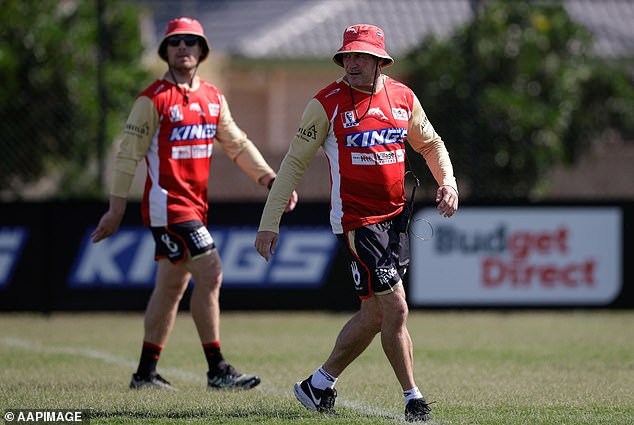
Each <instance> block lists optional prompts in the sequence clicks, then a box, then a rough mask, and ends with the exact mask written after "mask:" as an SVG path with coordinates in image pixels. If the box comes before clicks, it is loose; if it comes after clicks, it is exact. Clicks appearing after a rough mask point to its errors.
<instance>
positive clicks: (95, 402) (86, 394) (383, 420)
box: [0, 311, 634, 425]
mask: <svg viewBox="0 0 634 425" xmlns="http://www.w3.org/2000/svg"><path fill="white" fill-rule="evenodd" d="M349 316H350V313H342V314H339V313H329V312H313V313H305V312H301V313H300V312H297V313H295V312H288V313H286V312H285V313H275V312H265V313H261V312H259V313H249V312H240V313H237V312H226V313H222V338H221V340H222V346H223V352H224V354H225V357H227V359H228V360H229V361H230V362H231V363H233V364H234V365H235V366H236V367H237V368H238V369H240V370H244V371H247V372H252V373H258V374H259V375H260V376H261V377H262V384H261V385H260V386H258V387H257V388H255V389H253V390H251V391H246V392H232V391H223V392H215V391H208V390H207V389H206V387H205V384H206V382H205V376H204V372H205V371H206V363H205V361H204V357H203V354H202V348H201V347H200V344H199V342H198V339H197V336H196V331H195V328H194V325H193V323H192V321H191V319H190V318H189V316H188V315H187V314H181V315H179V317H178V320H177V323H176V326H175V329H174V332H173V333H172V335H171V337H170V340H169V341H168V344H167V346H166V348H165V349H164V350H163V354H162V356H161V361H160V363H159V372H160V373H161V374H162V375H163V376H164V377H166V378H167V379H168V380H170V381H171V382H172V384H174V385H175V386H177V387H178V388H179V391H176V392H165V391H133V390H129V389H128V387H127V386H128V383H129V379H130V375H131V374H132V372H134V371H135V369H136V364H137V359H138V356H139V350H140V345H141V339H142V321H143V319H142V315H141V314H128V313H112V314H53V315H52V316H42V315H37V314H1V315H0V411H1V412H2V413H4V411H5V410H6V409H46V408H49V409H73V410H74V409H83V410H90V412H91V423H92V424H136V423H141V424H171V423H185V422H186V423H200V424H202V423H205V424H243V423H249V424H263V423H269V424H273V423H275V424H317V423H319V424H323V423H332V424H335V423H336V424H365V423H372V424H394V423H402V422H404V421H403V419H402V417H403V400H402V395H401V390H400V388H399V386H398V384H397V381H396V378H395V377H394V375H393V373H392V370H391V369H390V367H389V365H388V362H387V360H386V358H385V357H384V355H383V352H382V350H381V346H380V342H379V340H378V338H377V339H375V341H374V342H373V343H372V345H371V346H370V347H369V349H368V350H367V351H366V352H365V353H364V354H363V355H362V356H361V357H360V358H359V359H357V361H356V362H355V363H353V365H352V366H351V367H349V368H348V369H347V370H346V371H345V372H344V373H343V375H342V376H341V377H340V379H339V382H338V384H337V390H338V393H339V397H338V398H337V403H336V407H337V411H338V415H337V416H336V417H333V416H324V415H321V414H314V413H312V412H309V411H307V410H305V409H304V408H303V407H302V406H301V405H300V404H299V403H298V402H297V401H296V400H295V398H294V396H293V393H292V386H293V384H294V383H295V381H298V380H300V379H304V378H305V377H306V376H308V375H309V374H310V373H312V371H313V370H314V369H315V368H317V367H318V366H320V365H321V363H322V362H323V361H324V360H325V358H326V357H327V355H328V354H329V352H330V349H331V347H332V344H333V342H334V340H335V337H336V335H337V333H338V331H339V329H340V328H341V326H342V325H343V324H344V323H345V321H346V320H347V319H348V317H349ZM409 329H410V332H411V334H412V338H413V340H414V351H415V358H416V365H415V369H416V378H417V382H418V385H419V387H421V389H422V390H423V392H424V393H425V395H426V396H427V399H428V401H431V400H434V401H436V403H435V404H433V405H432V409H433V411H432V416H433V418H432V420H431V421H430V423H432V424H447V425H449V424H548V425H550V424H566V425H570V424H572V425H574V424H611V425H612V424H633V423H634V312H632V311H611V312H608V311H538V312H510V313H504V312H419V311H416V312H412V314H411V316H410V321H409ZM7 423H9V422H7Z"/></svg>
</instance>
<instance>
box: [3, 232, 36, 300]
mask: <svg viewBox="0 0 634 425" xmlns="http://www.w3.org/2000/svg"><path fill="white" fill-rule="evenodd" d="M28 236H29V230H28V229H27V228H26V227H22V226H16V227H0V288H3V287H5V286H7V285H8V284H9V282H11V276H12V275H13V270H14V269H15V265H16V264H17V263H18V260H19V259H20V254H21V253H22V248H23V247H24V243H25V242H26V239H27V238H28Z"/></svg>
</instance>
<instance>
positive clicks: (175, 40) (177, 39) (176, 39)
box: [167, 35, 199, 47]
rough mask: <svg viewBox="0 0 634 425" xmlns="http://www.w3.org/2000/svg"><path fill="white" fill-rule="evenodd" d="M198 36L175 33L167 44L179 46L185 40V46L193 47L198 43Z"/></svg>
mask: <svg viewBox="0 0 634 425" xmlns="http://www.w3.org/2000/svg"><path fill="white" fill-rule="evenodd" d="M198 38H199V37H198V36H196V35H173V36H171V37H169V38H168V39H167V44H169V45H170V46H172V47H178V46H179V45H180V44H181V41H184V42H185V46H188V47H192V46H194V45H196V43H198Z"/></svg>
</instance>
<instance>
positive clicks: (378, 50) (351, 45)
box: [332, 24, 394, 67]
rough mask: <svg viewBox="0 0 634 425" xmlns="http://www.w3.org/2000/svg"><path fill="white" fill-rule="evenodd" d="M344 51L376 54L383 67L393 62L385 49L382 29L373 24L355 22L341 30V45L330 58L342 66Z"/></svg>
mask: <svg viewBox="0 0 634 425" xmlns="http://www.w3.org/2000/svg"><path fill="white" fill-rule="evenodd" d="M344 53H367V54H369V55H373V56H376V57H378V58H381V59H383V66H384V67H388V66H390V65H392V64H393V63H394V59H392V58H391V57H390V55H388V54H387V52H386V51H385V36H384V33H383V30H382V29H381V28H379V27H377V26H374V25H368V24H357V25H352V26H349V27H348V28H346V29H345V30H344V32H343V45H342V46H341V48H340V49H339V50H338V51H337V53H335V56H333V58H332V60H334V61H335V63H336V64H337V65H339V66H343V61H342V56H343V54H344Z"/></svg>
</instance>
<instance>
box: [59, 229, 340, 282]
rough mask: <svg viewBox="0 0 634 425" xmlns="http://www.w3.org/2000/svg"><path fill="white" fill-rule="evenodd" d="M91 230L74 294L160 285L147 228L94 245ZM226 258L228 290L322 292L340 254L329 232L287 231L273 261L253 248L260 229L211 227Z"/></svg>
mask: <svg viewBox="0 0 634 425" xmlns="http://www.w3.org/2000/svg"><path fill="white" fill-rule="evenodd" d="M91 230H92V229H89V230H88V231H87V233H86V235H85V237H84V240H83V242H82V246H81V248H80V250H79V252H78V254H77V258H76V259H75V264H74V266H73V269H72V271H71V274H70V276H69V279H68V282H69V285H70V286H71V287H73V288H149V287H152V286H153V285H154V276H155V273H156V263H155V261H154V246H155V244H154V240H153V238H152V235H151V233H150V232H149V230H147V229H145V228H143V227H123V228H120V229H119V231H118V232H117V233H115V234H114V235H112V236H110V237H109V238H107V239H105V240H103V241H101V242H99V243H97V244H93V243H91V241H90V232H91ZM209 230H210V232H211V235H212V237H213V240H214V242H215V244H216V247H217V248H218V250H219V252H220V256H221V258H222V267H223V287H248V288H271V289H273V288H280V287H285V288H293V287H294V288H297V287H302V288H306V287H318V286H321V285H322V284H323V283H324V281H325V279H326V276H327V273H328V272H329V270H330V265H331V262H332V261H333V259H334V258H335V255H336V253H337V239H336V238H335V236H334V235H333V234H332V231H331V230H330V228H329V227H325V226H311V227H303V226H291V227H282V229H281V233H280V242H279V244H278V247H277V250H276V253H275V255H274V256H273V258H272V259H271V261H269V262H268V263H267V262H266V261H264V259H262V258H261V257H260V255H259V254H258V253H257V251H256V250H255V248H254V246H253V242H254V240H255V234H256V232H257V229H256V228H255V227H253V228H251V227H211V228H210V229H209Z"/></svg>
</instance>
